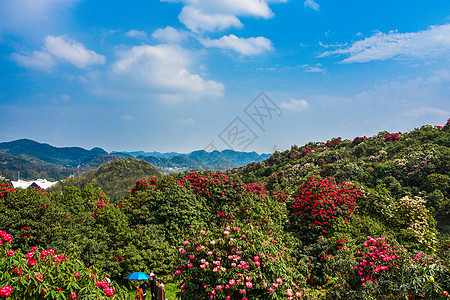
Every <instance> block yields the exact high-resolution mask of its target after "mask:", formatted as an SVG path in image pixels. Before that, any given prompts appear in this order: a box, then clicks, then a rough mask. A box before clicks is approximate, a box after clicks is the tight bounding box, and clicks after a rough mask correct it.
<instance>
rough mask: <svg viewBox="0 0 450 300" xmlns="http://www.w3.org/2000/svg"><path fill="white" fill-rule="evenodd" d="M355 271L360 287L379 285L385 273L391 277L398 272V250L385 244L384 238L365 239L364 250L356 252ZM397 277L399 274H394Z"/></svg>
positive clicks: (399, 257)
mask: <svg viewBox="0 0 450 300" xmlns="http://www.w3.org/2000/svg"><path fill="white" fill-rule="evenodd" d="M358 255H360V256H358V257H357V258H356V261H357V265H356V266H355V271H356V272H357V273H358V275H359V277H360V279H361V286H365V285H366V284H367V283H368V282H375V283H379V279H380V278H382V277H383V276H384V275H385V274H386V273H388V274H390V275H393V274H392V273H396V271H397V270H398V265H399V264H398V262H397V261H398V260H399V259H401V255H400V249H397V247H396V246H391V245H390V244H388V243H387V242H386V238H385V237H380V238H376V239H374V238H372V237H367V242H365V243H364V249H362V250H361V251H359V252H358ZM396 275H399V274H396Z"/></svg>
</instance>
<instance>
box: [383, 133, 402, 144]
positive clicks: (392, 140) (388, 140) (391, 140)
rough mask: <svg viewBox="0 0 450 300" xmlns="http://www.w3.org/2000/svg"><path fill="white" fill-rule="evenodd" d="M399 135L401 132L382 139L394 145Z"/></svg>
mask: <svg viewBox="0 0 450 300" xmlns="http://www.w3.org/2000/svg"><path fill="white" fill-rule="evenodd" d="M400 133H401V132H399V133H390V134H388V135H387V136H386V137H385V138H384V141H385V142H394V143H396V142H398V138H399V137H400Z"/></svg>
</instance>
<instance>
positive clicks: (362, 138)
mask: <svg viewBox="0 0 450 300" xmlns="http://www.w3.org/2000/svg"><path fill="white" fill-rule="evenodd" d="M367 140H369V139H368V138H367V136H363V137H362V136H357V137H355V138H354V139H353V141H352V143H351V145H350V146H351V147H355V146H356V145H358V144H360V143H361V142H363V141H367Z"/></svg>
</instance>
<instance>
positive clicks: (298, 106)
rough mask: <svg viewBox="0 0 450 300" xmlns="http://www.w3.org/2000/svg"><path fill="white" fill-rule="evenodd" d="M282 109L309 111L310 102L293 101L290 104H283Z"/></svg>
mask: <svg viewBox="0 0 450 300" xmlns="http://www.w3.org/2000/svg"><path fill="white" fill-rule="evenodd" d="M280 107H281V108H283V109H286V110H290V111H304V110H307V109H308V102H306V100H295V99H291V101H289V102H282V103H281V104H280Z"/></svg>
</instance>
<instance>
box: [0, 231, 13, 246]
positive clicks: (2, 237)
mask: <svg viewBox="0 0 450 300" xmlns="http://www.w3.org/2000/svg"><path fill="white" fill-rule="evenodd" d="M3 241H5V242H7V243H11V242H12V236H11V235H10V234H9V233H6V231H3V230H0V246H1V245H3Z"/></svg>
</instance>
